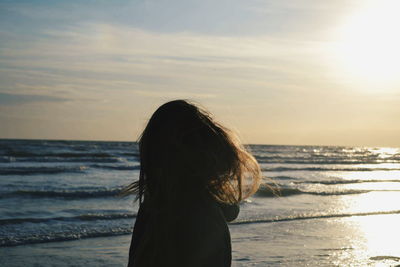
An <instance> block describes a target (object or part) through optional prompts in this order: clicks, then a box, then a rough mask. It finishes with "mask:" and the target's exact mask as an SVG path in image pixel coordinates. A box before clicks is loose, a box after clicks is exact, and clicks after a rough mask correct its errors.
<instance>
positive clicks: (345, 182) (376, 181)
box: [293, 179, 400, 185]
mask: <svg viewBox="0 0 400 267" xmlns="http://www.w3.org/2000/svg"><path fill="white" fill-rule="evenodd" d="M293 183H296V184H324V185H335V184H360V183H400V179H394V180H374V179H371V180H359V179H356V180H328V181H301V182H300V181H295V182H293Z"/></svg>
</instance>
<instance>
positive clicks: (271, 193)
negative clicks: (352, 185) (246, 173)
mask: <svg viewBox="0 0 400 267" xmlns="http://www.w3.org/2000/svg"><path fill="white" fill-rule="evenodd" d="M371 191H382V190H353V189H348V190H333V191H305V190H301V189H298V188H289V187H286V188H282V187H279V186H278V188H277V189H275V190H271V189H270V188H268V187H266V186H261V187H260V188H259V189H258V191H257V193H256V195H257V196H259V197H288V196H293V195H302V194H307V195H318V196H338V195H353V194H364V193H369V192H371ZM385 191H395V190H385Z"/></svg>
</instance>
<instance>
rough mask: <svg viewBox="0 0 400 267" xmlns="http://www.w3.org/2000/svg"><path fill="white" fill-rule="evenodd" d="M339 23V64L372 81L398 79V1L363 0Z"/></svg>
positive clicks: (337, 47) (399, 59)
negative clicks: (362, 6)
mask: <svg viewBox="0 0 400 267" xmlns="http://www.w3.org/2000/svg"><path fill="white" fill-rule="evenodd" d="M366 3H368V5H366V6H365V7H364V8H360V9H359V10H358V11H357V12H356V13H355V14H353V15H352V16H350V17H349V18H348V19H347V20H346V21H345V22H344V23H343V24H342V26H341V27H340V30H339V37H338V41H337V43H336V49H335V50H336V53H337V56H338V59H339V61H340V68H342V71H345V72H346V74H347V75H350V76H352V77H353V78H356V79H359V80H363V81H365V82H366V83H367V82H373V83H393V82H400V15H399V10H400V1H396V0H381V1H366Z"/></svg>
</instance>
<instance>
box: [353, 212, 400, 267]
mask: <svg viewBox="0 0 400 267" xmlns="http://www.w3.org/2000/svg"><path fill="white" fill-rule="evenodd" d="M346 221H347V222H348V223H349V225H351V229H352V230H353V232H352V233H349V235H351V236H352V237H353V238H354V240H353V248H354V251H353V255H352V256H353V257H354V258H353V261H354V262H363V261H364V262H365V261H367V262H369V264H368V266H398V264H400V258H399V257H398V256H399V255H400V246H399V245H398V242H399V238H400V232H399V231H398V226H399V225H400V215H380V216H371V217H368V218H367V217H353V218H349V219H347V220H346Z"/></svg>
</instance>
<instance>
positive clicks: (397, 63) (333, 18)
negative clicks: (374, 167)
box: [0, 0, 400, 147]
mask: <svg viewBox="0 0 400 267" xmlns="http://www.w3.org/2000/svg"><path fill="white" fill-rule="evenodd" d="M399 8H400V3H399V2H398V1H396V0H376V1H369V0H330V1H315V0H298V1H289V0H280V1H273V0H263V1H261V0H219V1H214V0H149V1H148V0H142V1H120V0H115V1H106V0H104V1H103V0H97V1H90V0H86V1H76V0H68V1H51V0H48V1H45V0H35V1H23V0H19V1H3V0H0V138H27V139H31V138H32V139H76V140H118V141H135V140H136V139H137V137H138V136H139V134H140V132H141V131H142V130H143V128H144V126H145V125H146V122H147V121H148V119H149V117H150V116H151V114H152V113H153V112H154V111H155V109H156V108H157V107H158V106H159V105H161V104H163V103H164V102H167V101H169V100H173V99H188V100H191V101H194V102H195V103H198V104H199V105H201V106H202V107H205V108H206V109H208V110H209V111H210V112H211V113H212V114H213V115H214V118H215V120H217V121H219V122H221V123H222V124H224V125H226V126H227V127H229V128H231V129H233V130H234V131H236V132H237V133H238V135H239V136H240V138H241V139H242V140H243V142H244V143H249V144H250V143H251V144H288V145H345V146H353V145H354V146H393V147H400V138H399V136H400V123H399V118H400V105H399V104H400V52H399V50H398V47H400V37H398V28H399V27H400V17H399V16H398V15H397V12H396V10H399Z"/></svg>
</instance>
